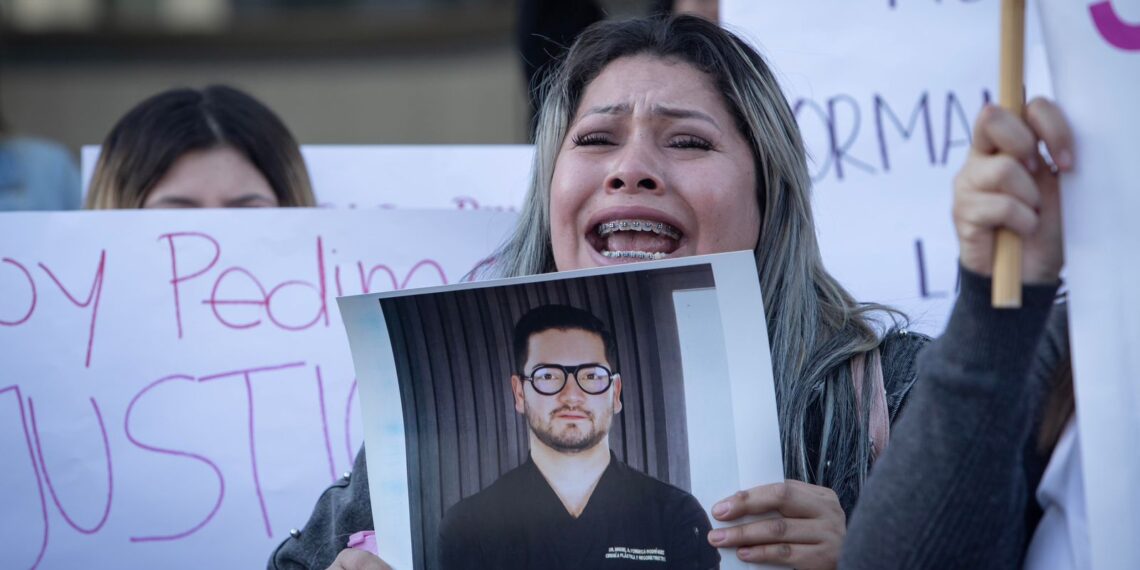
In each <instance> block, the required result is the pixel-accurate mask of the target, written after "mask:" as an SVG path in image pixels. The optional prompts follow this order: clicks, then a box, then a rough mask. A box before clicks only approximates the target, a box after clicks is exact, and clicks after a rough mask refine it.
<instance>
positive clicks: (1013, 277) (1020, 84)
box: [991, 0, 1025, 309]
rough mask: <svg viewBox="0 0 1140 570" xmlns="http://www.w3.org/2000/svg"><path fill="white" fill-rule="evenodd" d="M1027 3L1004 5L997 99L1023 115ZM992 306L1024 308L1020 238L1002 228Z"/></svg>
mask: <svg viewBox="0 0 1140 570" xmlns="http://www.w3.org/2000/svg"><path fill="white" fill-rule="evenodd" d="M1024 67H1025V0H1002V2H1001V70H1000V72H999V91H998V98H999V102H1000V103H1001V106H1002V107H1003V108H1004V109H1006V110H1007V111H1009V112H1011V113H1013V114H1015V115H1018V116H1020V115H1022V112H1023V111H1024V107H1025V87H1024V76H1025V73H1024ZM991 303H992V304H993V306H994V307H996V308H999V309H1016V308H1019V307H1021V238H1020V237H1018V235H1017V234H1015V233H1014V232H1012V231H1010V230H1008V229H1005V228H1002V229H1000V230H998V232H997V240H996V242H995V244H994V281H993V291H992V296H991Z"/></svg>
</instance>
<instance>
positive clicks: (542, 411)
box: [439, 305, 720, 570]
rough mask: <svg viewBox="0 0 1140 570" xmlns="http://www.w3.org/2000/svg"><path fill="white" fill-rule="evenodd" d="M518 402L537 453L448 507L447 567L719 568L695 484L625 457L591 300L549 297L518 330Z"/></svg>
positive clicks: (609, 363)
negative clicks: (579, 302)
mask: <svg viewBox="0 0 1140 570" xmlns="http://www.w3.org/2000/svg"><path fill="white" fill-rule="evenodd" d="M513 345H514V353H515V370H516V373H515V374H514V375H512V376H511V390H512V392H513V394H514V403H515V411H516V412H518V413H519V414H522V415H523V416H525V417H526V421H527V427H528V430H527V431H528V441H529V444H530V458H529V459H528V460H527V461H526V462H525V463H523V464H522V465H520V466H519V467H517V468H515V469H513V470H511V471H508V472H507V473H504V474H503V475H502V476H501V477H500V478H499V479H498V480H497V481H495V482H494V483H492V484H491V485H490V486H489V487H487V488H486V489H484V490H482V491H480V492H479V493H476V494H474V495H472V496H470V497H468V498H466V499H463V500H462V501H460V502H459V503H457V504H455V505H454V506H452V507H451V508H450V509H448V511H447V514H446V516H445V517H444V519H443V523H442V525H441V527H440V543H439V544H440V550H441V560H442V564H443V568H444V569H446V570H453V569H476V568H544V569H546V568H552V569H553V568H695V569H706V568H715V567H717V566H718V565H719V562H720V556H719V554H718V553H717V551H716V549H715V548H713V547H711V546H709V544H708V542H707V541H706V540H704V537H705V536H707V535H708V532H709V530H710V525H709V519H708V516H707V515H706V514H705V512H704V509H702V508H701V506H700V504H699V503H697V500H696V499H695V498H693V496H692V495H690V494H689V493H687V492H685V491H683V490H681V489H678V488H676V487H673V486H671V485H669V484H666V483H663V482H661V481H658V480H656V479H654V478H652V477H650V476H648V475H645V474H644V473H641V472H639V471H637V470H635V469H632V468H630V467H629V466H628V465H626V464H625V463H624V462H622V461H620V460H619V459H618V458H617V457H616V456H615V455H614V454H613V452H612V451H610V445H609V431H610V425H611V424H612V422H613V416H614V414H617V413H620V412H621V407H622V404H621V390H622V380H621V375H620V374H618V373H617V371H615V370H614V366H615V365H616V362H617V360H616V358H615V352H616V350H615V343H614V339H613V336H612V335H611V334H610V332H609V331H608V330H607V329H606V328H605V326H604V325H603V324H602V322H601V321H600V320H599V319H598V318H597V317H595V316H594V315H592V314H591V313H589V312H587V311H583V310H581V309H577V308H574V307H568V306H565V305H545V306H541V307H538V308H536V309H533V310H531V311H530V312H528V313H527V314H525V315H524V316H523V317H522V318H521V319H519V321H518V323H516V324H515V330H514V338H513Z"/></svg>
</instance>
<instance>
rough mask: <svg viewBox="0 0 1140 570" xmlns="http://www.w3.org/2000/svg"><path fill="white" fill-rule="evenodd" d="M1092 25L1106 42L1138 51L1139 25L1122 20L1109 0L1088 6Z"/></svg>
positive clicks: (1139, 47)
mask: <svg viewBox="0 0 1140 570" xmlns="http://www.w3.org/2000/svg"><path fill="white" fill-rule="evenodd" d="M1089 13H1090V14H1092V21H1093V25H1095V26H1096V31H1097V32H1099V33H1100V36H1101V37H1102V38H1104V40H1105V41H1106V42H1108V43H1109V44H1110V45H1112V46H1113V47H1115V48H1118V49H1122V50H1124V51H1140V25H1133V24H1129V23H1127V22H1124V21H1123V20H1121V19H1120V16H1118V15H1117V14H1116V10H1115V9H1113V7H1112V2H1111V1H1110V0H1105V1H1104V2H1100V3H1097V4H1093V5H1092V6H1089Z"/></svg>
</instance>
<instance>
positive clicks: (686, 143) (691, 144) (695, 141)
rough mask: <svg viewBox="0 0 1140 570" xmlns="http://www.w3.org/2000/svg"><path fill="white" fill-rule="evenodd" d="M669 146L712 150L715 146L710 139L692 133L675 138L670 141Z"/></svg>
mask: <svg viewBox="0 0 1140 570" xmlns="http://www.w3.org/2000/svg"><path fill="white" fill-rule="evenodd" d="M669 146H670V147H672V148H680V149H698V150H712V148H713V145H712V143H710V142H709V141H706V140H705V139H702V138H700V137H694V136H691V135H686V136H681V137H676V138H674V139H673V140H671V141H669Z"/></svg>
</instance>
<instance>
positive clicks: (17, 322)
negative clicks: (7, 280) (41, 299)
mask: <svg viewBox="0 0 1140 570" xmlns="http://www.w3.org/2000/svg"><path fill="white" fill-rule="evenodd" d="M3 263H11V264H12V265H15V266H16V269H19V270H20V271H23V272H24V278H25V279H27V280H28V285H29V286H30V287H31V288H32V302H31V304H30V306H29V307H28V312H27V313H26V314H25V315H24V316H23V317H22V318H19V319H16V320H14V321H5V320H4V319H0V325H3V326H6V327H14V326H17V325H22V324H24V323H26V322H28V319H30V318H32V313H34V312H36V281H35V280H34V279H32V274H31V272H30V271H28V268H26V267H24V266H23V265H22V264H21V263H20V262H19V261H16V260H15V259H11V258H7V257H5V258H4V260H3Z"/></svg>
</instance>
